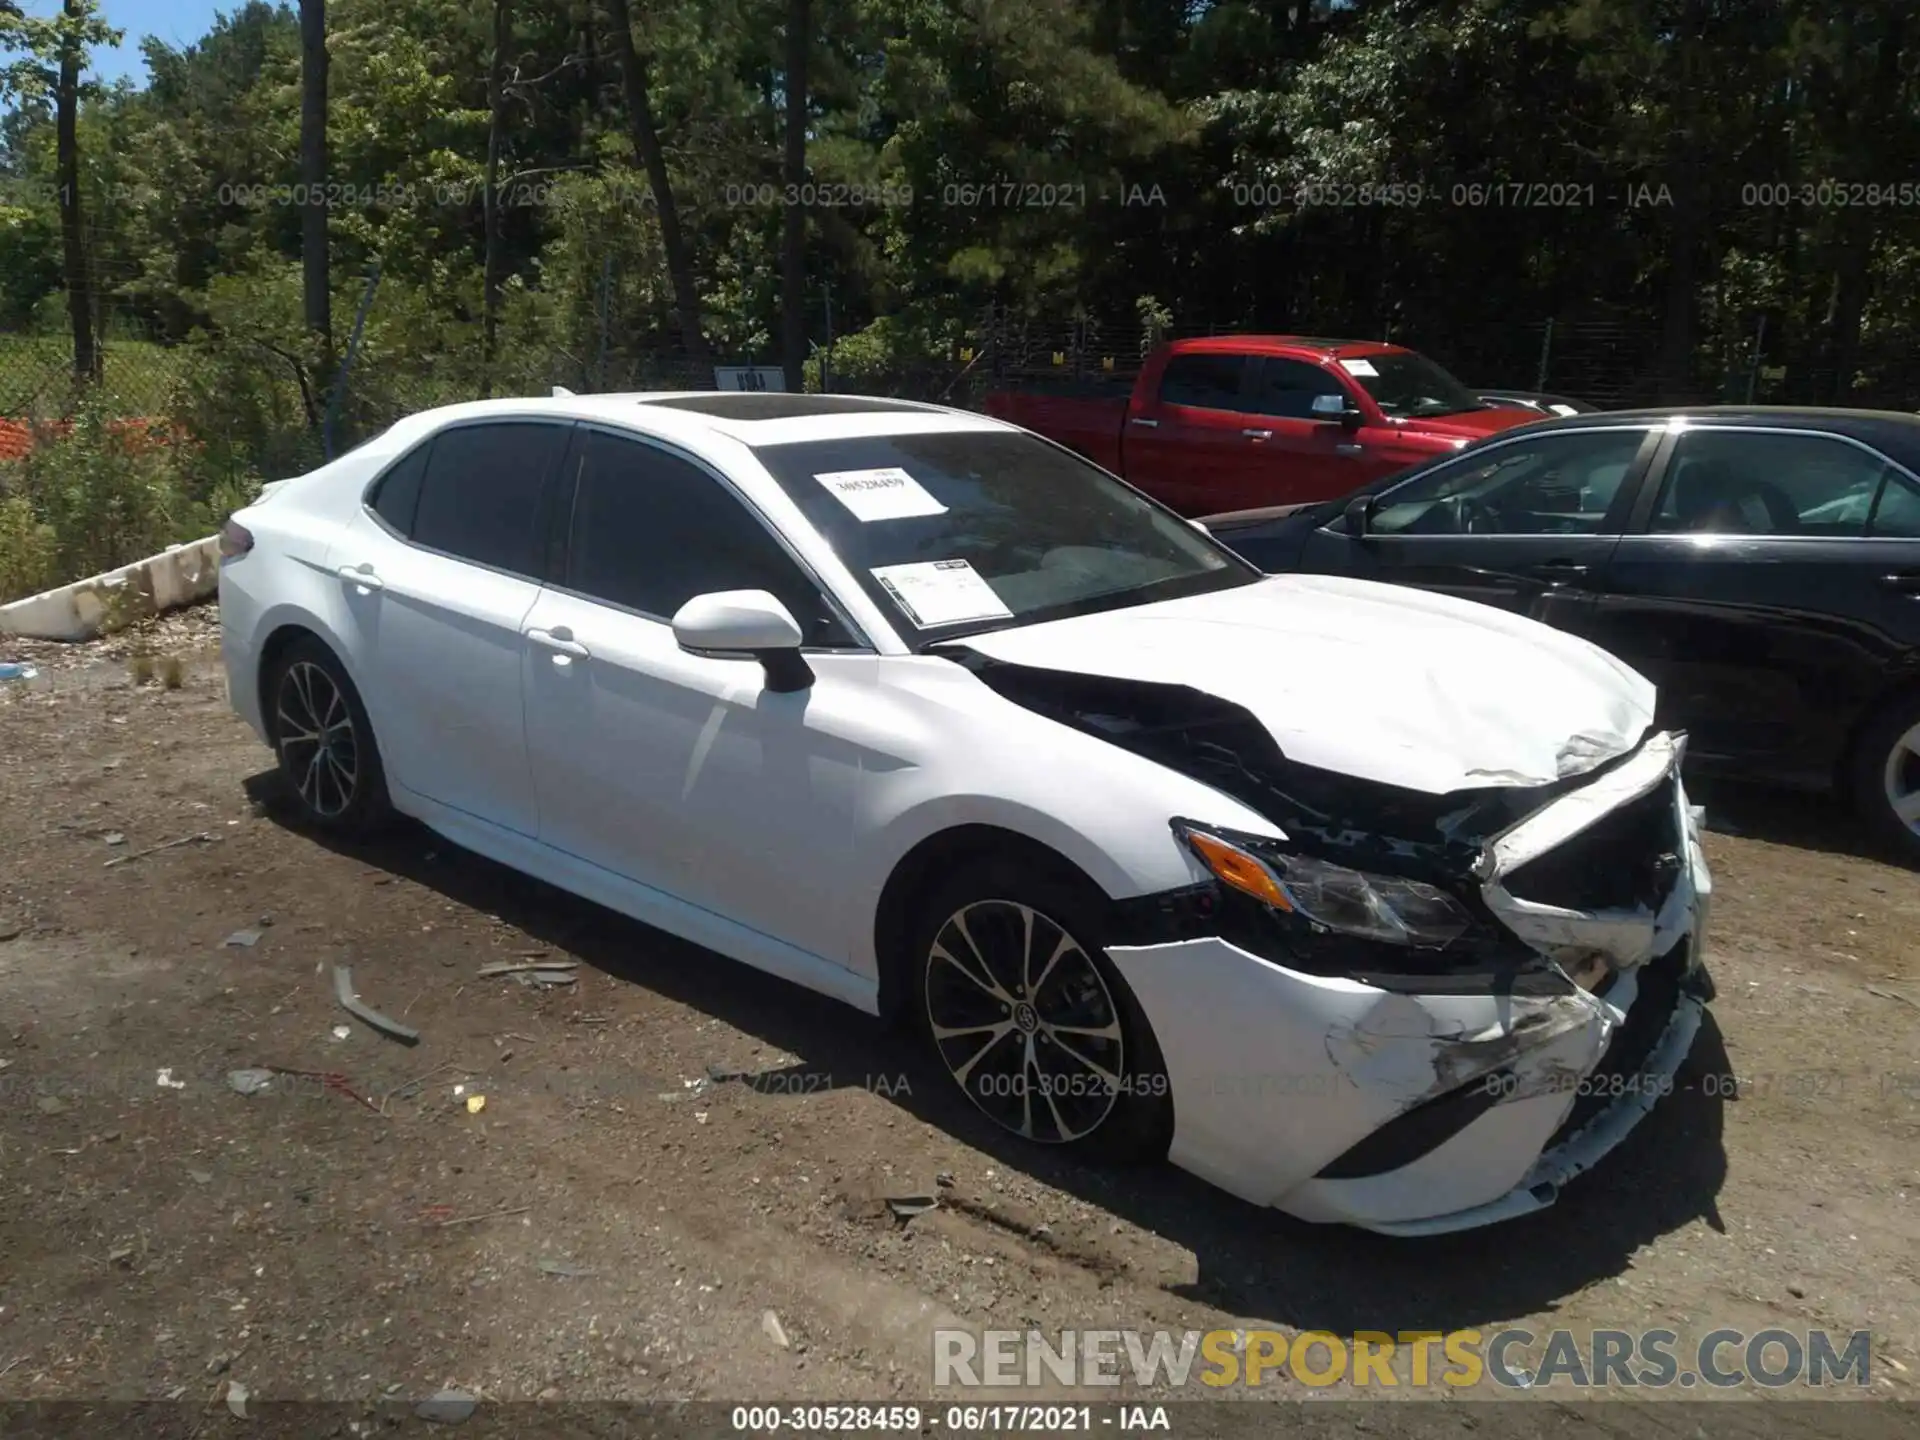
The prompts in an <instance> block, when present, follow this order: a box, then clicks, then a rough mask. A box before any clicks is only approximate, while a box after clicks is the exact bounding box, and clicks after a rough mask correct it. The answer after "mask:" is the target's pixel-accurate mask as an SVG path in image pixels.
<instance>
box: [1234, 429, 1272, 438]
mask: <svg viewBox="0 0 1920 1440" xmlns="http://www.w3.org/2000/svg"><path fill="white" fill-rule="evenodd" d="M1240 433H1241V434H1242V435H1244V436H1246V437H1247V439H1249V440H1271V439H1272V438H1273V431H1271V430H1242V431H1241V432H1240Z"/></svg>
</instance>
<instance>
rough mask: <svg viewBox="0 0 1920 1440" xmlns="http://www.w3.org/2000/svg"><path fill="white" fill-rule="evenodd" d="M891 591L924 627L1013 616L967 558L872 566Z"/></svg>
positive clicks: (874, 574)
mask: <svg viewBox="0 0 1920 1440" xmlns="http://www.w3.org/2000/svg"><path fill="white" fill-rule="evenodd" d="M872 574H873V578H874V579H876V580H878V581H879V582H880V583H881V584H882V585H883V586H885V587H886V591H887V593H888V594H889V595H891V596H893V598H894V599H895V600H896V601H898V602H899V605H900V608H901V609H902V610H904V611H906V612H907V615H908V617H909V618H911V619H912V621H913V623H914V624H916V625H918V626H919V627H920V628H921V629H923V630H926V629H931V628H932V627H933V626H935V625H958V624H960V623H961V622H962V621H965V620H1010V619H1012V618H1013V612H1012V611H1011V610H1009V609H1008V608H1007V607H1006V605H1005V604H1004V603H1002V601H1001V599H1000V597H999V596H998V595H996V594H994V593H993V587H992V586H991V585H989V584H988V583H987V582H986V580H985V579H984V578H983V577H982V576H981V574H980V572H979V571H978V570H975V569H974V568H973V566H972V565H970V564H968V563H967V562H966V561H965V560H922V561H916V562H915V563H913V564H911V565H881V566H879V567H877V568H876V569H874V570H873V572H872Z"/></svg>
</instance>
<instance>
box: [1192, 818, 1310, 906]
mask: <svg viewBox="0 0 1920 1440" xmlns="http://www.w3.org/2000/svg"><path fill="white" fill-rule="evenodd" d="M1186 838H1187V844H1188V845H1190V846H1192V847H1193V853H1194V854H1196V855H1198V856H1199V857H1200V859H1201V861H1202V863H1204V864H1205V865H1206V867H1207V868H1208V869H1209V870H1211V871H1213V873H1214V875H1215V877H1216V878H1218V879H1219V881H1220V882H1221V883H1222V884H1224V885H1231V886H1232V887H1233V888H1234V889H1236V890H1240V891H1244V892H1245V893H1246V894H1248V895H1251V896H1253V898H1254V899H1256V900H1260V901H1263V902H1265V903H1266V904H1268V905H1271V906H1273V907H1274V908H1275V909H1277V910H1291V909H1293V903H1292V902H1291V901H1290V900H1288V899H1287V892H1286V891H1284V890H1282V889H1281V888H1280V882H1279V881H1278V880H1275V879H1274V878H1273V872H1272V871H1271V870H1269V869H1267V867H1266V866H1265V865H1262V864H1261V863H1260V862H1259V861H1258V860H1256V859H1254V857H1253V856H1251V855H1249V854H1248V853H1247V852H1246V851H1244V850H1242V849H1240V848H1239V847H1238V846H1237V845H1229V844H1228V843H1227V842H1226V841H1224V840H1222V839H1220V838H1219V837H1217V836H1214V835H1209V834H1207V833H1206V832H1205V831H1202V830H1188V831H1186Z"/></svg>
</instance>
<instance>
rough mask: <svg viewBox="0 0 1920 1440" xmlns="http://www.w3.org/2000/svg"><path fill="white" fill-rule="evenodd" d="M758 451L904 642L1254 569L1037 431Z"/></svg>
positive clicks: (1241, 579)
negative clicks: (897, 625)
mask: <svg viewBox="0 0 1920 1440" xmlns="http://www.w3.org/2000/svg"><path fill="white" fill-rule="evenodd" d="M754 453H755V454H756V456H757V457H758V458H759V460H760V463H761V464H763V465H765V466H766V467H767V469H768V471H770V472H771V473H772V475H773V477H774V479H775V480H777V481H778V482H779V483H780V485H781V487H782V488H783V489H784V490H785V491H786V492H787V494H789V495H790V496H792V497H793V499H794V501H795V502H796V503H797V504H798V505H799V506H800V509H801V510H802V511H803V512H804V513H805V514H806V517H807V519H808V520H809V521H811V522H812V523H813V525H814V527H815V528H816V529H818V530H819V531H820V533H821V534H822V535H823V536H825V537H826V539H827V542H828V543H829V544H831V545H832V546H833V548H834V550H835V551H836V552H837V553H838V554H839V556H840V558H841V559H842V560H843V561H844V562H845V563H846V565H847V567H848V568H849V569H850V570H852V571H853V573H854V574H855V575H856V576H857V577H858V578H859V580H860V583H861V584H862V585H863V586H864V587H866V589H867V592H868V593H869V594H870V595H871V596H872V597H873V599H874V600H875V602H876V603H877V604H879V605H880V607H881V608H882V609H883V610H886V611H887V612H888V613H889V614H891V615H894V616H896V617H898V619H899V621H900V622H901V624H900V630H901V633H902V634H903V635H905V636H907V637H908V638H909V639H910V640H912V639H919V640H922V641H925V640H929V639H938V640H945V639H949V638H952V637H954V636H958V635H963V634H973V633H977V632H979V631H983V630H997V629H1003V628H1005V627H1007V626H1009V625H1015V624H1023V623H1027V622H1030V621H1037V620H1055V619H1060V618H1062V617H1065V616H1068V615H1080V614H1085V613H1087V612H1089V611H1094V610H1113V609H1119V608H1121V607H1123V606H1128V605H1143V604H1146V603H1148V602H1150V601H1154V600H1171V599H1175V598H1177V597H1179V596H1182V595H1193V594H1198V593H1201V592H1203V591H1211V590H1224V589H1228V588H1231V587H1232V586H1235V585H1245V584H1251V583H1252V582H1253V581H1255V580H1257V579H1259V572H1258V571H1257V570H1255V569H1253V568H1252V567H1251V566H1249V565H1247V564H1246V562H1245V561H1243V560H1241V559H1240V558H1239V557H1238V556H1236V555H1234V554H1232V553H1231V552H1230V551H1227V550H1225V549H1223V548H1222V547H1221V546H1219V545H1218V544H1216V543H1215V542H1214V541H1213V540H1212V539H1210V538H1209V537H1208V536H1207V535H1205V534H1203V533H1202V532H1201V531H1199V530H1197V529H1195V528H1194V527H1193V526H1192V525H1190V524H1189V523H1188V522H1186V521H1185V520H1182V519H1180V517H1178V516H1177V515H1174V514H1173V513H1172V512H1171V511H1168V510H1165V509H1162V508H1161V507H1160V506H1159V505H1157V504H1155V503H1154V502H1153V501H1151V500H1149V499H1147V498H1146V497H1145V496H1144V495H1141V494H1140V493H1139V492H1138V491H1136V490H1133V489H1131V488H1130V487H1128V486H1126V485H1124V484H1122V483H1121V482H1120V481H1118V480H1116V479H1114V478H1113V477H1112V476H1111V475H1109V474H1107V473H1106V471H1104V470H1101V469H1098V468H1097V467H1095V466H1093V465H1091V464H1089V463H1088V462H1086V461H1085V460H1082V459H1080V458H1079V457H1078V456H1076V455H1074V454H1072V453H1070V452H1069V451H1066V450H1062V449H1060V448H1059V447H1058V446H1055V445H1051V444H1049V443H1047V442H1046V441H1044V440H1041V439H1038V438H1037V437H1035V436H1032V435H1020V434H1013V433H1005V432H994V431H966V432H956V431H945V432H940V433H935V434H927V435H875V436H867V437H862V438H858V439H850V440H814V441H806V442H802V443H798V444H789V445H767V446H762V447H759V448H757V449H756V450H755V452H754Z"/></svg>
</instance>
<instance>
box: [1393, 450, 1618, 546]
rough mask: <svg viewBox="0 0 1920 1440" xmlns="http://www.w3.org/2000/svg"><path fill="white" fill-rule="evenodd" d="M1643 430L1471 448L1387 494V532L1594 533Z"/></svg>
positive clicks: (1600, 524) (1443, 533) (1608, 508)
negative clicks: (1471, 449)
mask: <svg viewBox="0 0 1920 1440" xmlns="http://www.w3.org/2000/svg"><path fill="white" fill-rule="evenodd" d="M1645 435H1646V432H1645V431H1644V430H1562V431H1558V432H1549V433H1547V434H1544V435H1535V436H1531V437H1528V438H1526V439H1516V440H1513V441H1510V442H1508V443H1507V444H1504V445H1495V446H1491V447H1488V448H1485V449H1478V450H1473V451H1469V452H1468V453H1467V454H1465V455H1462V456H1461V457H1460V458H1459V459H1458V460H1455V461H1453V462H1452V463H1450V464H1446V465H1441V466H1439V467H1437V468H1436V469H1433V470H1429V471H1427V472H1426V473H1425V474H1424V475H1419V476H1416V477H1414V478H1413V479H1411V480H1409V481H1407V483H1406V484H1404V485H1401V486H1399V487H1398V488H1397V489H1393V490H1389V491H1388V492H1387V493H1386V494H1385V495H1383V496H1382V497H1381V504H1380V507H1379V509H1378V510H1376V511H1375V512H1374V515H1373V518H1372V520H1371V522H1370V524H1369V528H1370V529H1371V530H1372V531H1373V532H1374V533H1376V534H1383V535H1591V534H1594V533H1596V532H1598V531H1599V530H1600V528H1601V526H1602V525H1604V524H1605V523H1606V518H1607V512H1608V511H1609V510H1611V509H1612V508H1613V502H1614V498H1615V496H1617V495H1618V494H1619V492H1620V486H1621V483H1622V482H1623V481H1624V480H1625V479H1626V477H1627V472H1628V471H1629V470H1630V469H1631V468H1632V466H1633V460H1634V456H1635V455H1636V454H1637V453H1638V452H1639V449H1640V444H1641V441H1642V440H1643V439H1644V438H1645Z"/></svg>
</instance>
